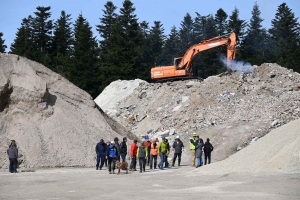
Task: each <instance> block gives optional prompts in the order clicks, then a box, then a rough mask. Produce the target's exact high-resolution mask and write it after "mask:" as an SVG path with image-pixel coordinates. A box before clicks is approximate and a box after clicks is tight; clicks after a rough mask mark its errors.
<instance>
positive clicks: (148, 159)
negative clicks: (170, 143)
mask: <svg viewBox="0 0 300 200" xmlns="http://www.w3.org/2000/svg"><path fill="white" fill-rule="evenodd" d="M146 163H147V166H149V164H150V156H148V157H147V159H146Z"/></svg>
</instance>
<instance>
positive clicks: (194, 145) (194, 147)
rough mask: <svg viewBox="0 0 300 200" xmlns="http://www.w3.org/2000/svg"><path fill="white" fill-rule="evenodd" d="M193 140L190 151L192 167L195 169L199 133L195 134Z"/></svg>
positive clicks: (191, 140)
mask: <svg viewBox="0 0 300 200" xmlns="http://www.w3.org/2000/svg"><path fill="white" fill-rule="evenodd" d="M192 136H193V138H191V139H190V151H191V157H192V167H195V160H196V146H197V139H196V138H197V133H193V135H192Z"/></svg>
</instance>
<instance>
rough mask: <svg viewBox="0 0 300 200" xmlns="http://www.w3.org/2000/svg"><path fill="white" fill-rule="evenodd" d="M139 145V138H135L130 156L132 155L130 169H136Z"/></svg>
mask: <svg viewBox="0 0 300 200" xmlns="http://www.w3.org/2000/svg"><path fill="white" fill-rule="evenodd" d="M137 150H138V146H137V140H134V141H133V143H132V144H131V147H130V157H131V163H130V169H129V170H130V171H136V154H137Z"/></svg>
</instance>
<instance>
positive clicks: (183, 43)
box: [179, 13, 195, 54]
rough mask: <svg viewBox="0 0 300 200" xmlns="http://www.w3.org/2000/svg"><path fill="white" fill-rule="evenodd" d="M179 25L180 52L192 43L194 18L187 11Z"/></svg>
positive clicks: (183, 51)
mask: <svg viewBox="0 0 300 200" xmlns="http://www.w3.org/2000/svg"><path fill="white" fill-rule="evenodd" d="M180 25H181V27H180V29H179V37H180V52H181V53H182V54H184V53H185V51H186V50H187V49H188V48H189V47H190V46H192V45H193V44H194V41H195V39H194V20H193V19H192V17H191V15H190V14H189V13H187V14H186V15H185V16H184V18H183V21H182V22H181V23H180Z"/></svg>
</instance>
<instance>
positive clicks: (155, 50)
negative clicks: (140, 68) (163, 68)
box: [148, 21, 165, 64]
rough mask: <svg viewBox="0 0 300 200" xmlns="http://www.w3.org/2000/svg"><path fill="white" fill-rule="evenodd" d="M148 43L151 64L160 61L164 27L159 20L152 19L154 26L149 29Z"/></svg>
mask: <svg viewBox="0 0 300 200" xmlns="http://www.w3.org/2000/svg"><path fill="white" fill-rule="evenodd" d="M149 39H150V45H149V46H148V48H149V49H150V50H151V57H152V59H151V60H152V64H155V63H160V62H161V53H162V48H163V45H164V41H165V35H164V28H163V25H162V24H161V22H160V21H154V26H152V28H151V30H150V35H149Z"/></svg>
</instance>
